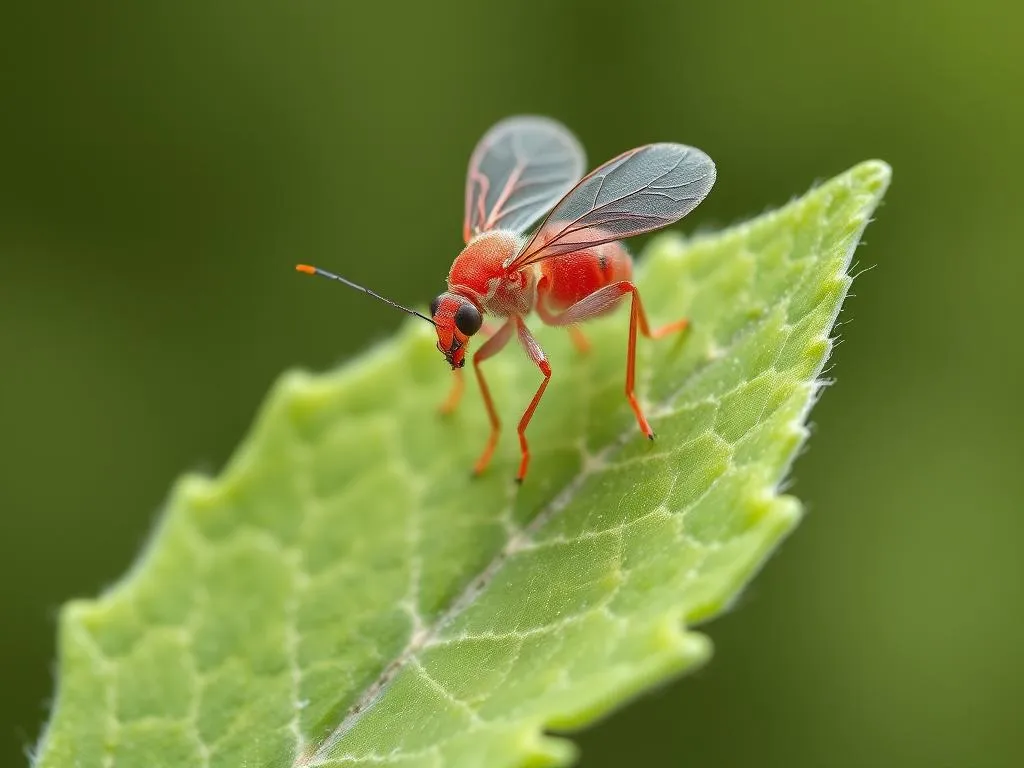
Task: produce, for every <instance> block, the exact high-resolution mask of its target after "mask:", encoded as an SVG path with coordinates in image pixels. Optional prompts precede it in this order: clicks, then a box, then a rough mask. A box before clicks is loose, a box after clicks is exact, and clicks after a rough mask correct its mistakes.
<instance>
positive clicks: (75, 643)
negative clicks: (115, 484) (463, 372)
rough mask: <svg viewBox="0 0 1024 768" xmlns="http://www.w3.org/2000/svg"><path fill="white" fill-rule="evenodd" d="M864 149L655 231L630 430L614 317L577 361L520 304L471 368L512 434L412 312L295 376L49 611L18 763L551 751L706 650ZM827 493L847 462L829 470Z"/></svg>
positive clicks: (774, 448) (746, 557)
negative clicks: (524, 431)
mask: <svg viewBox="0 0 1024 768" xmlns="http://www.w3.org/2000/svg"><path fill="white" fill-rule="evenodd" d="M889 176H890V172H889V168H888V166H886V165H885V164H884V163H881V162H877V161H871V162H866V163H863V164H861V165H858V166H856V167H855V168H853V169H851V170H850V171H848V172H846V173H845V174H843V175H841V176H839V177H837V178H835V179H833V180H831V181H830V182H828V183H826V184H824V185H822V186H820V187H818V188H817V189H815V190H813V191H811V192H810V193H808V194H807V195H805V196H804V197H802V198H800V199H799V200H796V201H795V202H793V203H791V204H789V205H787V206H786V207H784V208H782V209H780V210H779V211H776V212H774V213H770V214H767V215H765V216H762V217H760V218H758V219H755V220H753V221H751V222H748V223H746V224H743V225H740V226H737V227H734V228H731V229H729V230H727V231H725V232H722V233H719V234H716V235H714V236H709V237H702V238H698V239H696V240H694V241H692V242H685V241H684V240H682V239H681V238H680V237H679V236H677V235H674V234H665V235H662V236H660V237H658V238H656V239H654V240H652V241H651V244H650V245H649V247H648V248H647V249H646V252H645V254H644V255H643V256H642V257H641V258H640V259H639V266H638V270H637V281H638V283H639V285H640V288H641V293H642V296H643V299H644V303H645V306H646V308H647V310H648V313H649V314H650V315H651V317H652V321H653V322H654V323H655V324H660V323H663V322H668V321H671V320H675V319H677V318H679V317H682V316H688V317H690V318H691V320H692V322H693V327H692V330H691V331H690V332H689V333H688V334H687V335H686V336H685V337H681V338H666V339H662V340H659V341H650V340H647V339H641V340H640V341H639V348H638V378H639V393H640V395H641V398H642V401H643V402H644V403H645V404H646V408H647V412H648V416H649V417H650V418H651V422H652V425H653V426H654V429H655V431H656V432H657V434H658V438H657V440H655V441H654V442H653V443H651V442H649V441H647V440H646V439H644V438H643V437H642V435H641V434H640V432H639V430H638V429H637V426H636V423H635V421H634V419H633V416H632V413H631V411H630V410H629V408H628V405H627V403H626V401H625V398H624V397H623V395H622V387H623V376H624V361H625V344H626V326H627V322H628V321H627V312H626V310H625V309H621V310H619V311H617V312H616V313H614V314H613V315H612V316H610V317H607V318H604V319H602V320H600V321H597V322H595V323H591V324H588V325H587V326H586V329H587V333H588V335H589V336H590V338H591V340H592V342H593V350H592V352H591V354H589V355H587V356H582V357H581V356H580V355H578V354H577V353H576V352H575V351H574V350H573V348H572V347H571V345H570V343H569V341H568V339H567V337H566V334H565V332H564V331H563V330H560V329H551V328H543V327H541V326H540V325H539V324H538V323H537V322H536V321H533V322H531V325H532V327H533V330H534V331H535V333H536V335H537V337H538V339H539V340H540V342H541V344H542V345H543V346H544V347H545V349H546V351H547V352H548V356H549V358H550V360H551V361H552V365H553V368H554V377H553V379H552V382H551V385H550V386H549V388H548V390H547V395H546V396H545V399H544V400H543V401H542V404H541V405H540V408H539V409H538V411H537V415H536V417H535V419H534V422H533V424H532V425H531V429H530V435H529V436H530V440H531V446H532V448H533V453H534V459H533V463H532V464H531V469H530V474H529V476H528V477H527V482H526V484H525V485H524V486H523V487H521V488H518V489H517V487H516V486H515V485H514V484H513V483H512V482H511V480H512V477H513V473H514V471H515V468H516V466H517V462H518V445H517V442H516V440H515V434H514V429H512V426H514V424H515V423H516V421H517V420H518V416H519V414H520V413H521V411H522V408H523V407H525V405H526V404H527V403H528V402H529V398H530V397H531V395H532V393H533V391H534V389H535V388H536V386H537V384H538V379H539V374H538V372H537V370H536V368H535V367H534V366H532V365H531V364H530V363H529V362H528V361H527V360H526V359H525V358H524V357H523V356H522V355H521V354H520V353H519V351H518V350H516V349H515V348H514V347H510V348H509V350H508V351H506V352H505V353H504V354H502V355H501V356H499V357H497V358H494V359H493V360H490V361H488V362H487V364H486V371H487V374H488V376H489V380H490V382H491V385H492V388H493V392H494V395H495V397H496V401H497V403H499V408H500V410H501V412H502V416H503V419H504V421H505V423H506V425H507V429H506V432H505V433H504V434H503V436H502V440H501V443H500V448H499V451H498V454H497V456H496V460H495V462H494V464H493V465H492V467H491V469H490V471H489V473H488V474H487V475H486V476H485V477H483V478H481V479H478V480H471V478H470V472H469V470H470V467H471V465H472V462H473V460H474V458H475V457H476V455H477V453H478V451H479V450H480V449H481V448H482V445H483V441H484V439H485V438H486V434H487V423H486V418H485V416H484V412H483V408H482V406H481V403H480V401H479V396H478V393H477V391H476V388H475V387H474V386H470V387H468V392H467V397H466V402H464V403H463V404H462V406H461V408H460V410H459V411H458V412H457V414H456V415H455V416H454V417H453V418H450V419H447V420H442V419H440V418H438V416H437V410H436V409H437V404H438V403H439V402H440V401H441V400H442V399H443V397H444V394H445V392H446V389H447V386H448V384H449V379H448V375H446V374H447V368H446V366H445V365H444V363H443V361H442V360H441V359H440V355H439V354H438V353H437V351H436V349H435V348H434V339H433V338H432V331H431V329H430V328H429V327H427V326H426V324H424V323H416V322H415V321H410V322H409V323H407V324H406V325H404V326H403V328H402V330H401V331H400V332H399V333H398V334H397V336H396V338H394V339H393V340H391V341H389V342H387V343H384V344H382V345H380V346H378V347H376V348H375V349H373V350H371V351H369V352H368V353H367V354H365V355H363V356H362V357H360V358H358V359H356V360H354V361H352V362H351V363H350V364H348V365H346V366H344V367H343V368H341V369H339V370H336V371H333V372H330V373H327V374H324V375H317V376H313V375H308V374H306V373H288V374H286V375H285V376H283V377H282V379H281V381H280V382H279V383H278V385H277V386H276V387H275V389H274V391H273V392H272V393H271V395H270V396H269V398H268V400H267V402H266V404H265V405H264V407H263V409H262V412H261V414H260V416H259V418H258V420H257V423H256V425H255V427H254V430H253V432H252V434H251V435H250V436H249V438H248V439H247V440H246V441H245V442H244V443H243V444H242V446H241V448H240V449H239V451H238V452H237V454H236V455H235V456H234V457H233V459H232V461H231V462H230V463H229V465H228V467H227V468H226V469H225V471H224V472H223V474H222V476H221V477H220V478H217V479H208V478H204V477H199V476H187V477H184V478H183V479H182V480H180V481H179V482H178V484H177V485H176V486H175V488H174V489H173V492H172V494H171V497H170V499H169V501H168V504H167V509H166V510H165V512H164V514H163V515H162V517H161V522H160V525H159V527H158V530H157V532H156V533H155V535H154V536H153V537H152V539H151V541H150V542H149V545H148V546H147V548H146V550H145V551H144V552H143V553H142V555H141V556H140V558H139V560H138V562H137V563H136V565H135V566H134V568H133V569H132V570H131V572H130V573H129V574H128V575H127V576H126V577H125V578H124V579H123V580H122V581H121V582H120V583H118V584H117V585H116V586H115V587H113V588H112V589H111V590H109V591H108V592H107V593H106V594H104V595H102V596H101V597H99V598H98V599H96V600H88V601H85V600H83V601H75V602H72V603H69V604H68V605H66V606H65V607H64V609H63V610H62V613H61V619H60V630H59V649H60V650H59V655H60V658H59V684H58V695H57V699H56V703H55V706H54V711H53V714H52V718H51V721H50V723H49V725H48V727H47V729H46V732H45V733H44V735H43V738H42V740H41V743H40V747H39V750H38V756H37V759H36V761H37V764H38V765H39V766H41V767H43V768H51V767H53V768H57V767H64V766H72V765H74V766H82V767H88V766H106V767H109V766H117V767H118V768H130V767H133V766H145V767H146V768H152V767H153V766H217V767H218V768H219V767H224V768H238V767H239V766H250V767H251V766H292V765H295V766H351V765H367V766H378V765H393V766H408V767H410V768H411V767H412V766H458V767H459V768H461V767H462V766H522V765H548V764H564V763H566V762H569V761H571V760H572V758H573V756H574V754H575V751H574V747H573V745H572V742H571V741H570V740H568V739H566V738H564V737H560V736H554V735H550V733H551V732H552V731H559V730H567V729H572V728H577V727H580V726H582V725H585V724H587V723H589V722H591V721H592V720H593V719H594V718H596V717H598V716H600V715H601V714H603V713H605V712H607V711H609V710H610V709H611V708H614V707H616V706H619V705H621V704H622V703H623V702H624V701H626V700H627V699H628V698H629V697H631V696H633V695H635V694H637V693H639V692H641V691H643V690H644V689H646V688H649V687H650V686H652V685H654V684H656V683H659V682H660V681H663V680H665V679H666V678H669V677H672V676H675V675H679V674H680V673H683V672H685V671H687V670H689V669H691V668H693V667H695V666H696V665H698V664H700V663H702V662H703V661H705V660H706V659H707V657H708V655H709V653H710V643H709V641H708V640H707V638H706V637H705V636H704V635H702V634H700V633H698V632H695V631H693V630H692V629H690V627H691V626H692V625H694V624H695V623H696V622H700V621H703V620H706V619H708V618H710V617H712V616H714V615H715V614H716V613H718V612H720V611H721V610H723V608H724V607H726V606H727V605H728V604H729V602H730V601H731V600H732V599H733V598H735V596H736V595H737V592H738V591H739V590H740V589H741V588H742V586H743V585H744V584H745V583H746V582H747V581H748V580H749V579H750V577H751V576H752V574H753V573H754V572H755V571H756V570H757V569H758V567H759V566H760V565H761V564H762V562H763V561H764V560H765V558H766V557H767V556H768V555H769V554H770V552H771V551H772V550H773V549H774V548H775V546H776V545H777V544H778V543H779V541H780V540H781V539H782V538H783V537H784V536H785V535H786V534H787V533H788V532H789V531H790V530H791V529H792V528H793V526H794V525H795V524H796V523H797V521H798V520H799V517H800V513H801V508H800V504H799V503H798V502H797V501H796V500H795V499H793V498H791V497H788V496H784V495H780V494H779V492H778V488H779V485H780V483H781V482H783V480H784V479H785V477H786V474H787V472H788V470H789V467H790V464H791V462H792V460H793V458H794V456H795V455H796V453H797V451H798V450H799V448H800V446H801V444H802V443H803V441H804V440H805V438H806V435H807V432H806V428H805V420H806V417H807V413H808V411H809V409H810V407H811V405H812V403H813V402H814V399H815V396H816V393H817V391H818V388H819V386H820V383H819V381H818V377H819V375H820V373H821V371H822V368H823V366H824V364H825V361H826V359H827V358H828V355H829V352H830V350H831V346H832V343H831V341H830V338H829V334H830V333H831V331H832V327H833V324H834V322H835V319H836V316H837V313H838V312H839V309H840V306H841V304H842V302H843V299H844V298H845V296H846V292H847V289H848V287H849V284H850V277H849V276H848V274H847V269H848V267H849V264H850V258H851V255H852V253H853V250H854V248H855V246H856V245H857V242H858V240H859V238H860V235H861V233H862V231H863V229H864V227H865V226H866V224H867V222H868V220H869V217H870V215H871V213H872V211H873V210H874V208H875V207H876V205H877V204H878V202H879V201H880V199H881V197H882V195H883V194H884V191H885V188H886V186H887V185H888V181H889ZM837 481H838V482H841V481H842V479H838V480H837Z"/></svg>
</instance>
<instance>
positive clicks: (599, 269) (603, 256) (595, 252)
mask: <svg viewBox="0 0 1024 768" xmlns="http://www.w3.org/2000/svg"><path fill="white" fill-rule="evenodd" d="M537 266H538V267H539V269H540V273H541V275H542V276H543V278H546V282H545V283H544V285H543V287H542V290H543V293H544V297H543V299H542V300H544V301H546V302H547V306H548V307H549V308H550V309H552V310H556V311H559V310H563V309H567V308H569V307H571V306H572V305H573V304H575V303H576V302H577V301H579V300H580V299H582V298H585V297H587V296H589V295H590V294H592V293H593V292H594V291H596V290H598V289H600V288H604V287H605V286H606V285H608V284H610V283H617V282H619V281H620V280H629V279H630V278H631V277H632V276H633V259H632V257H631V256H630V255H629V253H628V252H627V251H626V249H625V247H623V245H622V243H619V242H613V243H605V244H604V245H598V246H595V247H593V248H588V249H587V250H585V251H576V252H575V253H567V254H565V255H564V256H557V257H555V258H553V259H547V260H545V261H542V262H541V263H540V264H538V265H537ZM543 278H542V279H543Z"/></svg>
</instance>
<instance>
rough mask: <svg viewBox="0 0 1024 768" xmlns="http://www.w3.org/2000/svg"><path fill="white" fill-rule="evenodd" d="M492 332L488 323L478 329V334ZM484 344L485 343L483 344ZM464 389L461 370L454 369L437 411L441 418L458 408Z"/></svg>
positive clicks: (464, 384) (464, 383)
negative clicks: (450, 385)
mask: <svg viewBox="0 0 1024 768" xmlns="http://www.w3.org/2000/svg"><path fill="white" fill-rule="evenodd" d="M493 330H494V327H493V326H492V325H490V324H489V323H484V324H483V326H481V328H480V333H482V334H485V335H488V336H489V335H490V334H491V332H492V331H493ZM484 343H486V342H484ZM465 389H466V380H465V379H463V378H462V369H461V368H456V369H455V370H454V371H452V388H451V389H450V390H448V396H447V397H446V398H445V399H444V402H443V403H441V407H440V408H439V409H438V410H440V412H441V415H442V416H448V415H450V414H452V413H454V411H455V409H456V408H457V407H458V405H459V402H460V401H461V400H462V393H463V392H464V391H465Z"/></svg>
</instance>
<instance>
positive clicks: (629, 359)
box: [544, 280, 690, 440]
mask: <svg viewBox="0 0 1024 768" xmlns="http://www.w3.org/2000/svg"><path fill="white" fill-rule="evenodd" d="M627 293H628V294H632V297H633V299H632V303H631V305H630V309H629V348H628V350H627V352H626V398H627V399H628V400H629V405H630V407H631V408H632V409H633V413H634V414H636V420H637V423H638V424H639V425H640V429H641V431H642V432H643V433H644V434H645V435H647V437H649V438H650V439H651V440H653V439H654V430H652V429H651V425H650V424H649V423H648V421H647V417H646V416H644V412H643V410H642V409H641V408H640V403H639V402H637V399H636V393H635V392H634V383H635V379H636V377H635V370H636V332H637V327H638V326H639V330H640V333H642V334H643V335H644V336H646V337H647V338H649V339H660V338H661V337H662V336H667V335H668V334H670V333H674V332H676V331H682V330H684V329H685V328H686V327H687V326H688V325H689V324H690V321H689V320H686V319H685V318H684V319H683V320H676V321H675V322H673V323H668V324H667V325H663V326H661V327H660V328H655V329H654V330H651V327H650V324H649V323H648V322H647V313H646V312H644V305H643V302H641V301H640V291H639V290H637V287H636V286H635V285H633V283H631V282H629V281H627V280H623V281H620V282H618V283H612V284H611V285H606V286H605V287H604V288H601V289H599V290H597V291H594V292H593V293H592V294H590V295H589V296H587V297H586V298H583V299H580V300H579V301H577V302H576V303H575V304H573V305H572V306H571V307H569V308H568V309H567V310H565V311H564V312H562V313H561V314H558V315H548V317H546V318H544V322H546V323H548V324H549V325H570V324H572V323H580V322H583V321H584V320H588V319H590V318H592V317H596V316H597V315H601V314H603V313H604V312H606V311H607V310H608V309H610V308H611V307H612V306H613V305H614V304H615V303H616V302H618V301H619V300H620V299H622V298H623V297H624V296H625V295H626V294H627Z"/></svg>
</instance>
